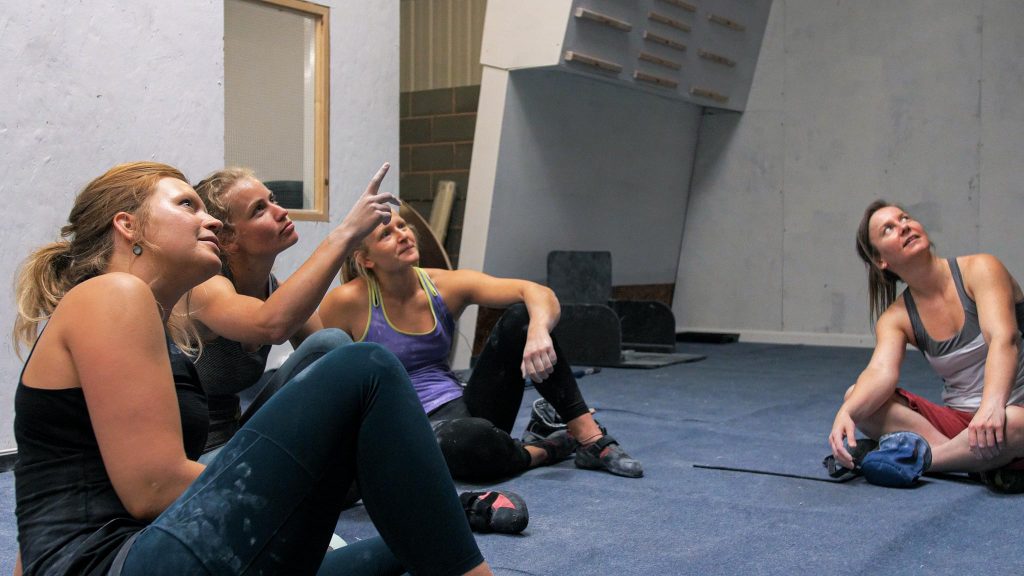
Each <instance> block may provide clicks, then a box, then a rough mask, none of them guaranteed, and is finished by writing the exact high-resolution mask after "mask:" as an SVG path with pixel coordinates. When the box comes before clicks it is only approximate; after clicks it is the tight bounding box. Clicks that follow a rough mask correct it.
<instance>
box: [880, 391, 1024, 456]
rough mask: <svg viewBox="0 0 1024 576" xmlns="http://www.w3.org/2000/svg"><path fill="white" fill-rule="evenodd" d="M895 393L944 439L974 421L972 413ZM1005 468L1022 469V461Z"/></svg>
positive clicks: (962, 429) (909, 393)
mask: <svg viewBox="0 0 1024 576" xmlns="http://www.w3.org/2000/svg"><path fill="white" fill-rule="evenodd" d="M896 393H897V394H899V395H900V396H902V397H903V398H905V399H906V401H907V404H908V405H909V406H910V409H911V410H913V411H914V412H917V413H918V414H920V415H921V416H924V419H925V420H927V421H928V422H930V423H931V425H932V426H935V429H936V430H938V431H939V432H942V435H943V436H945V437H946V438H953V437H954V436H956V435H957V434H959V433H961V432H963V431H964V430H966V429H967V426H968V425H970V423H971V420H972V419H974V413H973V412H962V411H960V410H956V409H955V408H950V407H949V406H943V405H941V404H936V403H935V402H932V401H931V400H926V399H925V398H922V397H920V396H918V395H917V394H914V393H913V392H907V391H906V390H904V389H903V388H897V389H896ZM1006 468H1012V469H1015V470H1016V469H1024V459H1020V458H1018V459H1017V460H1014V461H1013V462H1011V463H1009V464H1007V465H1006Z"/></svg>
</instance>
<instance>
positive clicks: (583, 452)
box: [523, 398, 644, 478]
mask: <svg viewBox="0 0 1024 576" xmlns="http://www.w3.org/2000/svg"><path fill="white" fill-rule="evenodd" d="M594 422H595V423H596V424H597V427H598V429H600V430H601V438H600V439H598V441H597V442H595V443H593V444H591V445H590V446H586V447H584V446H580V445H578V444H577V445H576V446H574V448H575V451H576V467H577V468H584V469H587V470H607V471H608V472H611V473H612V474H615V475H617V476H625V477H627V478H639V477H641V476H643V475H644V468H643V465H641V464H640V462H639V461H638V460H636V459H635V458H632V457H631V456H630V455H629V454H627V453H626V451H625V450H623V449H622V446H621V445H619V442H618V441H617V440H615V438H612V437H611V436H609V435H608V429H607V428H605V427H604V426H601V423H600V422H597V420H594ZM563 432H564V433H568V426H567V425H566V424H565V422H563V421H562V417H561V416H560V415H559V414H558V412H557V411H555V408H554V407H553V406H551V404H550V403H549V402H548V401H547V400H545V399H543V398H538V399H536V400H534V401H533V409H532V410H531V413H530V421H529V422H528V423H527V424H526V432H525V433H524V434H523V442H524V443H525V444H527V445H529V444H530V443H531V441H532V440H533V439H535V438H538V437H539V438H551V437H553V436H554V435H556V434H559V433H563ZM528 438H529V440H528ZM570 438H571V437H570ZM571 453H572V452H571V451H570V452H568V453H567V454H566V457H567V456H568V454H571ZM550 454H551V453H550V452H549V456H550ZM560 459H563V458H560ZM555 461H556V460H551V459H549V460H548V462H552V463H553V462H555Z"/></svg>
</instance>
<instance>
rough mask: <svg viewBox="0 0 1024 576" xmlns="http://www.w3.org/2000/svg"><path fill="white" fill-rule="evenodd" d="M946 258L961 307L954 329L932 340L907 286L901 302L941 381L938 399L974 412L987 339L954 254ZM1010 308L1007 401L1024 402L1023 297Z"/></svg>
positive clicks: (917, 339)
mask: <svg viewBox="0 0 1024 576" xmlns="http://www.w3.org/2000/svg"><path fill="white" fill-rule="evenodd" d="M947 261H948V262H949V271H950V273H951V274H952V276H953V283H954V284H955V285H956V293H957V295H959V297H960V304H961V306H963V309H964V325H963V327H961V328H960V331H959V332H958V333H956V334H955V335H953V337H952V338H950V339H948V340H942V341H938V340H933V339H932V338H931V337H930V336H929V335H928V331H927V330H925V329H924V323H923V322H921V315H920V314H919V313H918V311H917V305H916V304H914V297H913V295H911V293H910V289H909V288H908V289H906V290H904V291H903V302H904V303H905V304H906V306H907V315H908V316H910V325H911V327H912V328H913V330H914V339H915V340H916V341H917V348H918V349H919V350H921V352H922V353H923V354H924V357H925V359H927V360H928V363H929V364H930V365H931V367H932V369H933V370H935V372H936V373H937V374H938V375H939V376H941V377H942V380H943V382H944V386H943V390H942V401H943V402H945V404H946V405H947V406H949V407H950V408H954V409H956V410H961V411H964V412H974V411H976V410H977V409H978V406H979V405H981V393H982V390H983V388H984V385H985V359H986V358H987V356H988V343H987V342H985V336H984V335H983V334H982V333H981V323H980V322H979V321H978V306H977V305H976V304H975V302H974V300H971V299H970V298H969V297H968V296H967V291H966V290H965V289H964V280H963V275H962V274H961V273H960V266H959V264H957V261H956V258H949V259H948V260H947ZM1014 308H1015V312H1016V316H1017V326H1018V336H1017V347H1018V354H1017V377H1016V379H1015V382H1014V387H1013V391H1012V392H1011V393H1010V401H1009V403H1010V404H1021V403H1024V346H1022V345H1021V338H1020V328H1021V327H1024V301H1021V302H1017V303H1016V304H1015V306H1014Z"/></svg>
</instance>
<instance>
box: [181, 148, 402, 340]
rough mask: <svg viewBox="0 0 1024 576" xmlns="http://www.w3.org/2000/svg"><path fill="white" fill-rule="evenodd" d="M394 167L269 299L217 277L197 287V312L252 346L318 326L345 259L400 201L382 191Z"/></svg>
mask: <svg viewBox="0 0 1024 576" xmlns="http://www.w3.org/2000/svg"><path fill="white" fill-rule="evenodd" d="M388 168H389V165H388V164H384V165H383V166H381V168H380V170H378V171H377V174H376V175H374V177H373V179H372V180H370V183H369V185H368V186H367V187H366V190H365V191H364V192H363V194H362V195H361V196H360V197H359V199H358V200H357V201H356V203H355V205H354V206H353V207H352V209H351V211H349V213H348V215H347V216H346V217H345V219H344V220H343V221H342V222H341V224H339V225H338V226H337V227H336V228H334V229H333V230H331V232H330V233H328V235H327V238H325V239H324V241H323V242H321V243H320V246H318V247H317V249H316V250H314V251H313V254H312V255H310V257H309V258H308V259H307V260H306V261H305V262H304V263H303V264H302V266H300V267H299V269H298V270H296V271H295V273H293V274H292V275H291V276H289V277H288V279H287V280H286V281H284V282H283V283H282V284H281V285H280V286H279V287H278V289H277V290H275V291H274V293H273V294H271V295H270V297H269V298H267V300H266V301H263V300H260V299H259V298H252V297H250V296H245V295H242V294H239V293H238V292H237V291H236V290H235V287H234V285H233V284H232V283H231V281H229V280H228V279H227V278H225V277H223V276H216V277H214V278H211V279H210V280H207V281H206V282H204V283H203V284H201V285H199V286H198V287H196V288H195V289H194V290H193V291H192V300H191V302H190V303H189V308H190V311H191V313H192V314H193V316H194V317H195V318H196V319H198V320H199V321H200V322H202V323H203V325H205V326H206V327H207V328H209V329H210V330H211V331H212V332H214V333H216V334H217V335H220V336H223V337H225V338H228V339H229V340H235V341H238V342H242V343H246V344H268V343H269V344H281V343H283V342H285V341H286V340H288V339H289V338H291V337H292V336H293V335H296V333H300V335H301V333H302V332H309V331H311V330H313V329H315V328H316V326H317V324H315V323H316V322H318V319H315V318H313V319H311V316H313V313H314V312H315V311H316V309H317V306H319V305H320V300H321V299H322V298H323V297H324V293H325V292H327V289H328V288H329V287H330V284H331V282H332V280H333V279H334V277H335V275H337V273H338V271H339V270H340V269H341V265H342V263H343V262H344V261H345V258H346V257H348V255H349V254H351V253H352V251H353V250H354V249H355V248H356V247H357V246H358V245H359V242H360V241H361V240H362V238H363V237H364V236H366V235H367V234H369V233H370V232H371V231H372V230H373V229H374V228H376V227H377V225H378V224H380V223H381V222H382V221H384V220H385V219H386V218H390V217H391V208H390V204H397V203H398V200H397V199H396V198H395V197H394V195H392V194H391V193H389V192H384V193H381V192H379V189H380V184H381V181H382V180H383V179H384V175H385V174H387V172H388ZM182 306H183V305H179V309H181V307H182ZM310 322H313V324H310ZM304 327H305V330H304V329H303V328H304Z"/></svg>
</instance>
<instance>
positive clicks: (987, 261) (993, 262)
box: [957, 254, 1010, 279]
mask: <svg viewBox="0 0 1024 576" xmlns="http://www.w3.org/2000/svg"><path fill="white" fill-rule="evenodd" d="M957 263H958V264H959V265H960V270H961V272H963V274H964V276H965V278H967V279H969V278H970V277H972V276H977V275H981V276H991V275H993V274H995V275H1002V274H1005V275H1006V276H1009V274H1010V273H1009V271H1007V269H1006V266H1005V265H1004V264H1003V262H1002V261H1001V260H999V258H997V257H995V256H993V255H992V254H970V255H968V256H960V257H959V258H957Z"/></svg>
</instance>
